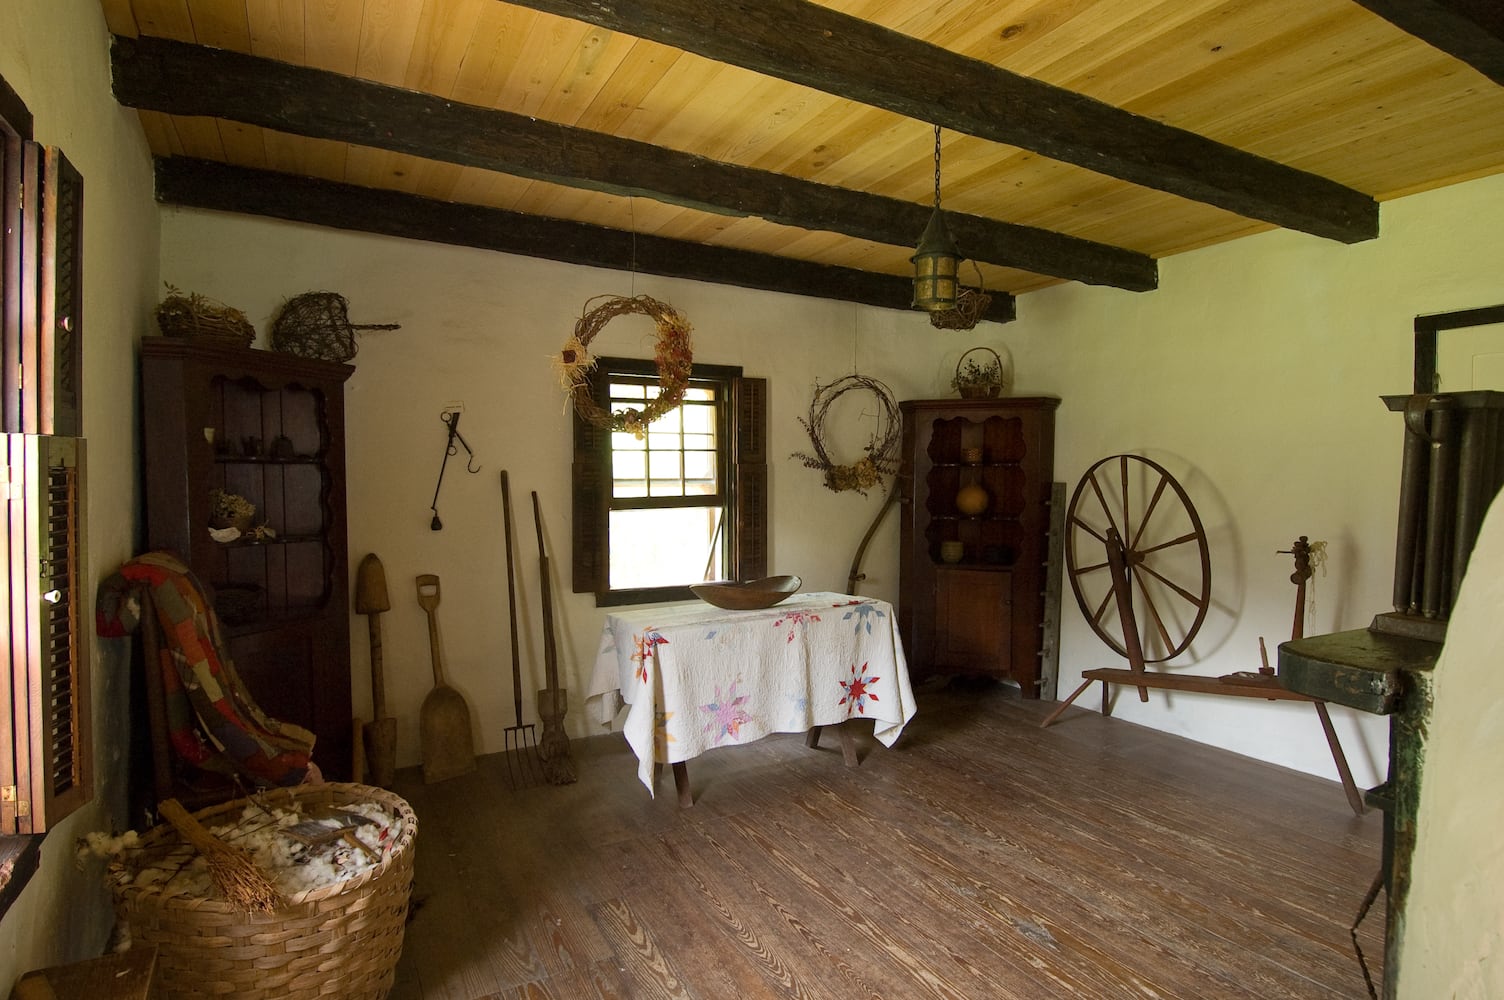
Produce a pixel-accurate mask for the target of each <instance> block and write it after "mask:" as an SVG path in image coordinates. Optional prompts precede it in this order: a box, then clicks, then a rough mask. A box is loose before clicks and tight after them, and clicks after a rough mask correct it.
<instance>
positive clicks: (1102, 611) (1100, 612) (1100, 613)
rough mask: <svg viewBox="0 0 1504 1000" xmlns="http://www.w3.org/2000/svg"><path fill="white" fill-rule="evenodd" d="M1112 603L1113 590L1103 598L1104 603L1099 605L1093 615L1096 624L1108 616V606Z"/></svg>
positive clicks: (1092, 618)
mask: <svg viewBox="0 0 1504 1000" xmlns="http://www.w3.org/2000/svg"><path fill="white" fill-rule="evenodd" d="M1111 603H1112V591H1111V590H1109V591H1108V592H1107V594H1106V595H1105V596H1104V597H1103V598H1102V603H1101V604H1098V605H1097V613H1096V614H1094V615H1092V616H1091V620H1092V622H1093V623H1094V624H1096V625H1100V624H1102V619H1103V618H1105V617H1106V616H1107V608H1108V606H1109V605H1110V604H1111Z"/></svg>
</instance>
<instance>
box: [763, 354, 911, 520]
mask: <svg viewBox="0 0 1504 1000" xmlns="http://www.w3.org/2000/svg"><path fill="white" fill-rule="evenodd" d="M857 390H861V391H865V392H870V393H872V395H873V396H875V397H876V398H877V402H878V408H879V412H878V414H877V429H876V430H875V431H873V433H872V439H871V440H870V441H868V442H867V447H866V448H865V449H863V450H864V451H865V452H866V454H865V455H864V456H863V457H862V458H860V459H858V460H857V461H855V462H853V463H851V464H850V465H837V464H836V463H835V462H833V461H832V460H831V458H830V453H829V450H828V449H827V448H826V446H825V437H826V427H825V422H826V418H827V417H828V416H829V414H830V408H831V405H832V404H833V403H835V401H836V400H837V399H839V398H841V397H842V396H844V395H845V394H846V393H848V392H855V391H857ZM799 422H800V423H801V424H803V425H804V429H805V430H806V431H808V432H809V440H810V444H811V445H812V446H813V448H814V453H813V454H809V453H806V452H795V453H794V454H793V455H792V456H790V457H792V458H797V459H799V460H800V461H801V462H803V463H804V466H805V468H808V469H819V470H821V471H823V472H824V473H825V488H826V489H828V490H830V491H831V492H833V493H842V492H845V491H846V490H856V491H857V492H858V493H860V494H862V496H866V495H867V491H868V490H869V489H871V488H872V487H874V486H876V485H878V484H879V483H881V482H882V477H883V476H890V475H893V474H894V473H895V472H897V471H898V437H899V435H900V434H901V433H902V431H903V420H902V418H901V416H900V415H899V412H898V404H897V403H896V402H894V400H893V393H892V391H891V390H889V389H888V387H887V386H886V385H884V384H883V383H881V382H879V381H878V380H877V379H874V378H868V377H867V376H865V375H847V376H845V377H844V378H839V379H836V380H835V381H834V382H832V383H830V384H829V385H826V386H822V385H820V383H818V382H816V383H815V395H814V397H813V398H812V399H811V400H810V403H809V419H808V420H806V419H804V418H803V417H801V418H800V419H799Z"/></svg>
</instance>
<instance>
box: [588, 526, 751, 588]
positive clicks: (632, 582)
mask: <svg viewBox="0 0 1504 1000" xmlns="http://www.w3.org/2000/svg"><path fill="white" fill-rule="evenodd" d="M720 517H721V508H720V507H684V508H677V509H673V510H615V511H612V512H611V515H610V525H609V526H610V532H611V551H610V559H611V583H610V585H611V589H612V590H623V589H629V588H635V587H677V586H685V585H687V584H691V583H699V582H701V581H703V580H718V579H721V578H722V566H723V562H722V554H721V549H722V548H723V544H722V541H721V538H720V537H719V536H718V534H717V532H716V525H717V524H719V523H720ZM712 547H714V551H713V552H712ZM707 563H708V564H709V571H708V572H707V570H706V565H707Z"/></svg>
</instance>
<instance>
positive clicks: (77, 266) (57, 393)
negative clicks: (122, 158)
mask: <svg viewBox="0 0 1504 1000" xmlns="http://www.w3.org/2000/svg"><path fill="white" fill-rule="evenodd" d="M42 169H43V179H42V273H41V276H40V298H39V302H38V311H37V329H38V332H39V338H38V340H39V344H38V358H37V362H38V364H37V378H36V384H37V394H38V395H37V408H38V411H39V414H40V416H39V424H40V426H39V429H40V431H41V432H42V433H43V434H57V435H59V436H62V437H81V436H82V435H83V375H84V373H83V367H84V365H83V329H82V325H81V324H82V320H83V305H84V282H83V274H82V273H81V272H82V270H83V220H84V211H83V198H84V179H83V176H82V175H81V174H79V172H78V171H77V170H76V169H74V167H73V164H71V163H69V162H68V158H67V157H66V156H64V155H63V153H62V150H60V149H58V148H56V147H55V146H48V147H47V150H46V153H45V156H44V162H43V168H42Z"/></svg>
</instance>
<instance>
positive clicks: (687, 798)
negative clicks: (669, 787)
mask: <svg viewBox="0 0 1504 1000" xmlns="http://www.w3.org/2000/svg"><path fill="white" fill-rule="evenodd" d="M673 768H674V790H675V791H676V792H678V793H679V807H680V808H681V809H688V808H689V807H690V806H692V805H694V804H695V798H694V796H693V795H691V794H690V793H689V768H688V767H686V766H685V764H684V762H683V761H682V760H680V761H675V762H674V764H673Z"/></svg>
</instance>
